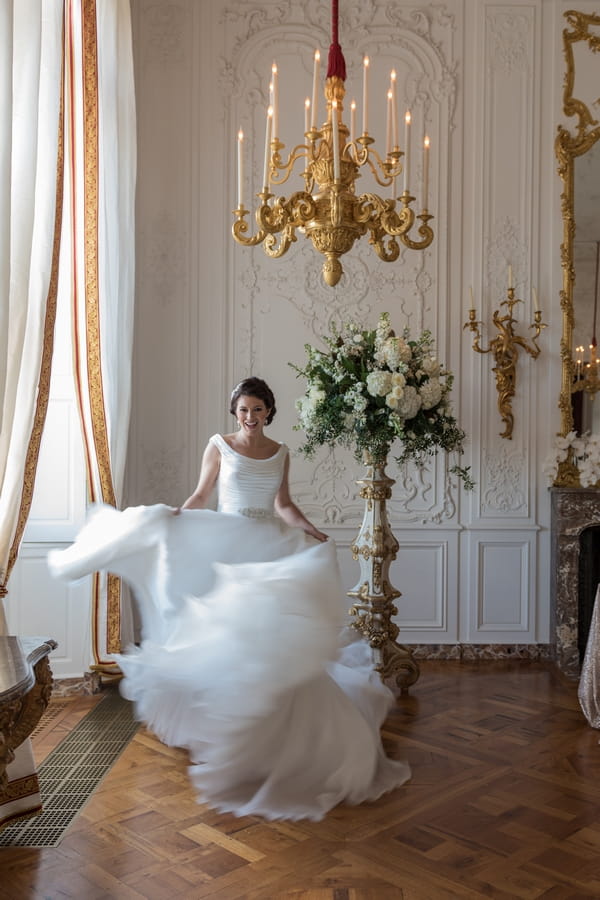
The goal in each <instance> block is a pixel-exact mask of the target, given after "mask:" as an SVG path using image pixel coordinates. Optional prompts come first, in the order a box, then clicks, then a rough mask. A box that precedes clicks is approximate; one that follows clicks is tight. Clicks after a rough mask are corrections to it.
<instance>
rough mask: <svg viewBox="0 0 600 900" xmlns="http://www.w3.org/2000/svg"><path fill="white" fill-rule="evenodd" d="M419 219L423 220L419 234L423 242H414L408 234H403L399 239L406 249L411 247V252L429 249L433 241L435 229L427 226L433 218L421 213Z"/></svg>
mask: <svg viewBox="0 0 600 900" xmlns="http://www.w3.org/2000/svg"><path fill="white" fill-rule="evenodd" d="M417 219H421V220H422V222H423V224H422V225H420V226H419V234H420V235H421V237H422V239H423V240H421V241H413V240H411V239H410V238H409V237H408V235H406V234H401V235H399V237H400V240H401V241H402V243H403V244H404V246H405V247H409V248H410V249H411V250H424V249H425V248H426V247H429V245H430V244H431V242H432V240H433V228H430V227H429V225H428V224H427V222H428V220H429V219H433V216H430V215H429V214H428V213H421V215H419V216H417Z"/></svg>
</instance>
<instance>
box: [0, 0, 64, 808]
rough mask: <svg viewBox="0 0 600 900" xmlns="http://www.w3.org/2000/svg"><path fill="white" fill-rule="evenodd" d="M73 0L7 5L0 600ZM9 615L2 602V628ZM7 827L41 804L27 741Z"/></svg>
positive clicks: (41, 369) (11, 782) (32, 375)
mask: <svg viewBox="0 0 600 900" xmlns="http://www.w3.org/2000/svg"><path fill="white" fill-rule="evenodd" d="M62 61H63V0H44V3H43V4H42V3H40V2H39V0H3V2H2V3H0V109H1V110H2V116H1V118H0V222H1V227H0V417H1V419H0V422H1V429H0V487H1V490H0V598H1V597H3V596H5V595H6V592H7V588H6V585H7V582H8V578H9V575H10V571H11V569H12V567H13V564H14V562H15V560H16V557H17V553H18V549H19V543H20V541H21V537H22V535H23V529H24V527H25V523H26V521H27V516H28V514H29V509H30V506H31V499H32V495H33V485H34V479H35V469H36V465H37V458H38V454H39V447H40V440H41V435H42V429H43V426H44V419H45V416H46V409H47V405H48V395H49V390H50V367H51V360H52V344H53V338H54V322H55V317H56V297H57V280H58V260H59V247H60V230H61V213H62V185H63V148H62V106H61V101H62V83H63V82H62V75H61V71H62ZM5 631H6V620H5V616H4V608H3V606H2V602H1V599H0V632H2V633H5ZM7 778H8V784H7V785H6V787H5V788H3V790H2V793H1V795H0V823H4V822H10V821H12V820H13V819H17V818H21V817H23V816H29V815H32V814H33V813H35V812H37V811H38V810H39V809H40V808H41V797H40V794H39V783H38V778H37V771H36V766H35V762H34V759H33V753H32V750H31V742H30V741H29V740H26V741H25V742H24V743H23V744H21V746H20V747H18V748H17V750H16V753H15V760H14V762H13V763H11V765H10V766H9V767H8V769H7Z"/></svg>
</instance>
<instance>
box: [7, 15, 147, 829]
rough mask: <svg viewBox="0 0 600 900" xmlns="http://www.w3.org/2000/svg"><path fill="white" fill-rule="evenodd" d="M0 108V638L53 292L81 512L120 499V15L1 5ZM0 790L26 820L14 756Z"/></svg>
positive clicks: (31, 458) (43, 388)
mask: <svg viewBox="0 0 600 900" xmlns="http://www.w3.org/2000/svg"><path fill="white" fill-rule="evenodd" d="M0 104H1V106H0V109H1V110H2V115H1V118H0V417H1V418H0V425H1V431H0V488H1V492H0V634H1V633H5V631H6V620H5V616H4V609H3V604H2V598H3V597H4V596H5V595H6V593H7V590H8V589H7V583H8V579H9V576H10V572H11V569H12V566H13V564H14V562H15V560H16V557H17V553H18V550H19V544H20V541H21V539H22V535H23V530H24V527H25V523H26V521H27V516H28V514H29V509H30V505H31V499H32V495H33V487H34V480H35V470H36V465H37V457H38V453H39V446H40V440H41V435H42V430H43V426H44V419H45V414H46V408H47V403H48V395H49V389H50V370H51V360H52V349H53V346H52V344H53V336H54V321H55V315H56V299H57V291H58V290H59V285H60V290H61V291H66V292H67V294H68V297H69V300H70V306H71V309H72V321H73V351H74V360H75V381H76V389H77V397H78V403H79V408H80V414H81V421H82V434H83V442H84V449H85V456H86V463H87V473H88V487H89V494H90V499H91V500H92V501H104V502H106V503H111V504H117V503H118V502H119V500H120V493H121V487H122V482H123V471H124V465H125V455H126V445H127V432H128V421H129V407H130V384H131V353H132V349H131V348H132V324H133V291H134V263H133V260H134V190H135V161H136V156H135V106H134V89H133V57H132V45H131V22H130V11H129V4H128V3H127V2H125V0H43V2H40V0H0ZM63 113H64V117H63ZM63 153H64V155H63ZM63 190H64V197H63ZM63 199H64V204H63ZM61 217H62V218H61ZM59 263H60V277H59ZM92 605H93V622H92V625H93V627H92V635H93V639H92V648H91V656H92V659H93V662H94V664H95V665H96V666H97V667H99V668H101V667H103V666H106V667H108V668H111V667H112V668H113V669H114V666H113V664H112V663H111V661H110V659H109V656H108V655H109V653H110V652H111V651H113V650H118V649H120V630H121V608H120V584H119V582H118V580H117V579H115V578H112V577H109V578H108V579H105V580H101V579H100V577H98V578H96V580H95V582H94V597H93V601H92ZM49 637H52V635H49ZM8 776H9V785H8V791H5V792H3V794H2V796H0V823H2V821H8V820H10V819H11V818H19V817H22V816H23V815H27V814H31V813H32V812H35V811H36V810H37V809H39V802H40V798H39V793H38V790H37V787H38V786H37V776H36V774H35V766H34V763H33V756H32V754H31V745H30V742H29V741H26V742H25V743H24V744H22V745H21V747H20V748H18V751H17V758H16V759H15V762H14V763H13V764H12V765H11V766H10V767H9V770H8Z"/></svg>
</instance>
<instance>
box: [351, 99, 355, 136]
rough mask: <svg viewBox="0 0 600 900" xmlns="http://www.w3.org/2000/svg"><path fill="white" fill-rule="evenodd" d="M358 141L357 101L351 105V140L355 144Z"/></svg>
mask: <svg viewBox="0 0 600 900" xmlns="http://www.w3.org/2000/svg"><path fill="white" fill-rule="evenodd" d="M355 139H356V100H353V101H352V103H351V104H350V140H351V142H352V143H354V141H355Z"/></svg>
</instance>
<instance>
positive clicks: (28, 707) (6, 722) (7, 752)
mask: <svg viewBox="0 0 600 900" xmlns="http://www.w3.org/2000/svg"><path fill="white" fill-rule="evenodd" d="M33 671H34V673H35V684H34V685H33V687H32V688H31V690H29V691H28V693H27V694H25V695H24V696H23V697H18V698H17V699H15V700H12V701H10V702H8V703H5V704H2V706H0V791H4V790H5V789H6V786H7V784H8V777H7V775H6V767H7V766H9V765H10V763H11V762H12V761H13V760H14V758H15V750H16V748H17V747H19V746H20V745H21V744H22V743H23V741H24V740H25V739H26V738H27V737H29V735H30V734H31V732H32V731H33V729H34V728H35V726H36V725H37V724H38V722H39V721H40V719H41V717H42V713H43V712H44V710H45V709H46V707H47V706H48V702H49V700H50V695H51V693H52V672H51V670H50V663H49V661H48V657H47V656H44V657H42V659H40V660H39V661H38V662H37V663H36V664H35V666H34V667H33Z"/></svg>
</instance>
